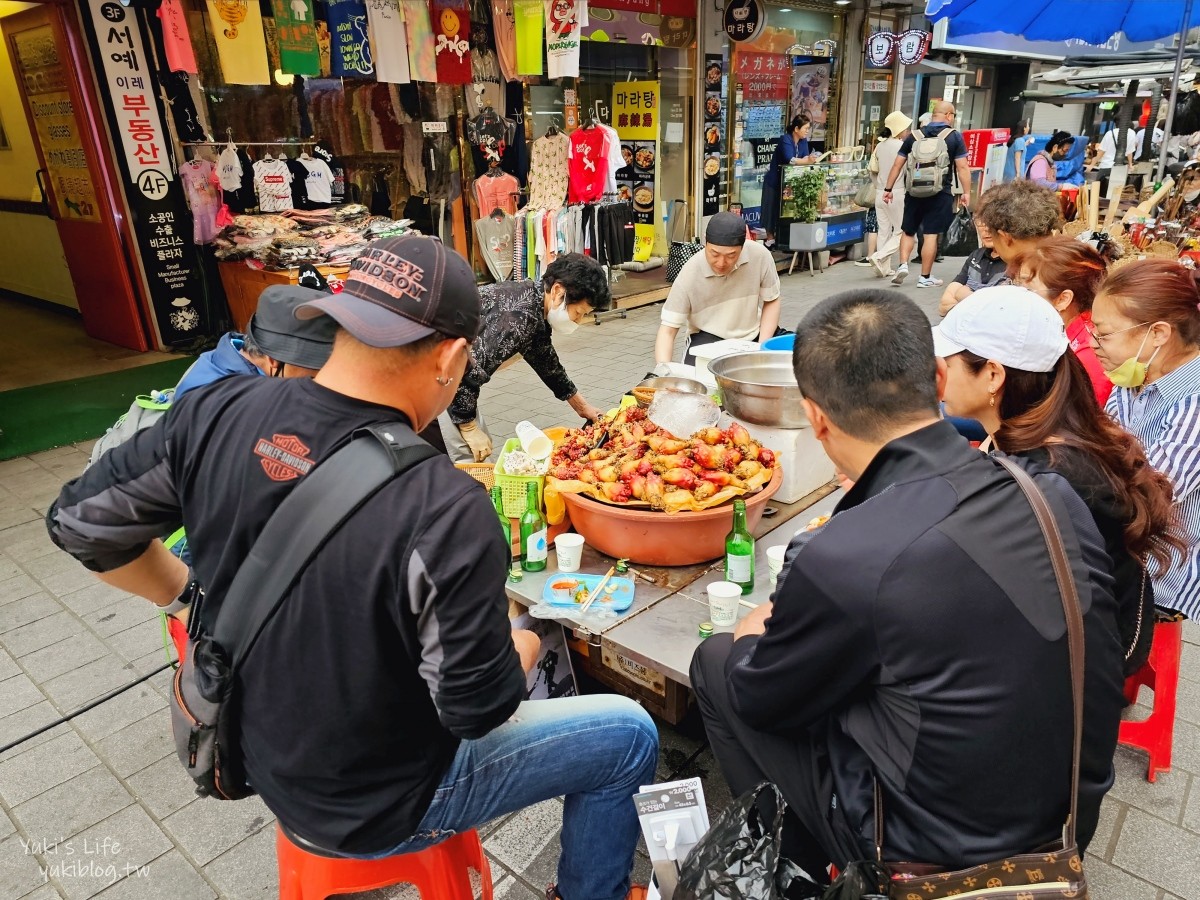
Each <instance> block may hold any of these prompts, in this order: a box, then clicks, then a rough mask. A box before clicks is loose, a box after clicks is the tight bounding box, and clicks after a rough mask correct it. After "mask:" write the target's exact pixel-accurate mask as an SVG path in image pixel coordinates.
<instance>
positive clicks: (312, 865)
mask: <svg viewBox="0 0 1200 900" xmlns="http://www.w3.org/2000/svg"><path fill="white" fill-rule="evenodd" d="M275 855H276V857H277V858H278V860H279V900H324V898H326V897H329V896H332V895H334V894H352V893H355V892H357V891H370V890H374V889H375V888H381V887H388V886H389V885H393V884H412V885H414V886H415V887H416V888H417V890H418V891H420V893H421V900H474V897H475V894H474V892H473V891H472V890H471V876H470V874H469V873H468V871H467V869H468V868H471V869H474V870H475V871H477V872H478V873H479V878H480V881H481V882H482V896H483V900H492V872H491V869H490V868H488V863H487V860H486V859H485V858H484V855H483V845H482V844H480V843H479V834H478V833H477V832H475V831H474V830H472V831H464V832H462V833H461V834H456V835H455V836H454V837H452V838H447V839H446V840H444V841H442V842H441V843H440V844H434V845H433V846H432V847H429V848H428V849H426V850H421V851H419V852H417V853H406V854H404V855H403V856H389V857H387V858H385V859H344V858H341V857H332V856H321V855H320V854H317V853H312V852H310V851H308V850H305V849H304V848H302V847H299V846H297V845H296V844H295V843H293V842H292V841H291V840H290V839H289V838H288V836H287V835H286V834H284V832H283V829H281V828H280V827H279V826H278V825H276V827H275Z"/></svg>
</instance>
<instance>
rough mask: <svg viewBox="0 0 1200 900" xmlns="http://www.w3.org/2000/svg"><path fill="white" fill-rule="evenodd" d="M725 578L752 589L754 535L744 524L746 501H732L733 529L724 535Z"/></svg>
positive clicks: (745, 589)
mask: <svg viewBox="0 0 1200 900" xmlns="http://www.w3.org/2000/svg"><path fill="white" fill-rule="evenodd" d="M725 580H726V581H732V582H733V583H734V584H739V585H741V587H742V593H743V594H749V593H750V592H751V591H752V590H754V535H752V534H751V533H750V528H749V527H748V526H747V525H746V501H745V500H734V501H733V531H731V532H729V534H728V535H726V536H725Z"/></svg>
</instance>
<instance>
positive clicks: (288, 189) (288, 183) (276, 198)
mask: <svg viewBox="0 0 1200 900" xmlns="http://www.w3.org/2000/svg"><path fill="white" fill-rule="evenodd" d="M332 180H333V179H332V178H331V179H330V181H331V182H332ZM254 193H256V194H258V208H259V209H261V210H262V211H263V212H283V211H284V210H286V209H291V208H292V172H291V170H290V169H289V168H288V166H287V163H286V162H285V161H284V160H282V159H260V160H259V161H258V162H256V163H255V164H254Z"/></svg>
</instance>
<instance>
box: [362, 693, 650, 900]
mask: <svg viewBox="0 0 1200 900" xmlns="http://www.w3.org/2000/svg"><path fill="white" fill-rule="evenodd" d="M657 764H658V729H657V728H655V726H654V722H653V721H652V720H651V719H650V716H649V715H647V713H646V711H645V710H643V709H642V708H641V707H640V706H638V705H637V704H636V703H634V702H633V701H632V700H628V699H626V698H625V697H619V696H617V695H615V694H596V695H590V696H586V697H564V698H562V699H559V700H530V701H526V702H525V703H522V704H521V705H520V706H519V707H518V708H517V711H516V713H514V714H513V717H512V718H511V719H509V720H508V721H507V722H505V723H504V724H503V725H501V726H500V727H499V728H497V729H495V730H494V731H492V732H491V733H490V734H488V735H485V736H484V737H482V738H480V739H479V740H477V741H463V742H462V744H460V745H459V748H458V753H457V754H455V757H454V760H453V761H452V762H451V763H450V768H449V769H448V770H447V771H446V774H445V776H444V777H443V778H442V783H441V785H439V786H438V789H437V792H436V793H435V794H434V795H433V802H432V803H431V804H430V806H429V810H428V811H427V812H426V813H425V817H424V818H423V819H422V820H421V824H420V825H419V826H418V827H417V832H416V834H414V835H413V836H412V837H411V838H409V839H408V840H407V841H405V842H404V843H403V844H400V846H398V847H394V848H392V849H391V850H388V851H387V852H386V853H380V854H376V855H373V856H372V857H369V858H372V859H378V858H381V857H384V856H394V855H396V854H400V853H411V852H413V851H416V850H423V849H425V848H426V847H429V846H431V845H432V844H436V843H437V842H438V841H441V840H445V839H446V838H448V837H451V836H453V835H454V834H456V833H458V832H461V831H467V830H468V829H471V828H475V827H477V826H479V825H482V824H484V823H485V822H488V821H491V820H492V819H494V818H496V817H497V816H502V815H505V814H506V813H511V812H515V811H517V810H519V809H524V808H525V807H527V806H532V805H533V804H535V803H539V802H541V801H543V800H549V799H550V798H552V797H561V796H564V795H565V797H566V801H565V803H564V805H563V826H562V855H561V856H560V857H559V861H558V892H559V894H560V895H561V896H562V897H563V898H564V900H624V898H625V895H626V893H628V891H629V873H630V870H631V869H632V868H633V852H634V849H635V848H636V846H637V841H638V836H639V835H640V833H641V830H640V827H639V826H638V817H637V810H636V809H635V808H634V805H633V795H634V794H636V793H638V789H639V788H640V787H641V786H642V785H644V784H652V783H653V782H654V780H655V771H656V768H657Z"/></svg>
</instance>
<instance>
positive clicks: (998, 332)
mask: <svg viewBox="0 0 1200 900" xmlns="http://www.w3.org/2000/svg"><path fill="white" fill-rule="evenodd" d="M1067 346H1068V342H1067V332H1066V329H1065V328H1064V327H1063V322H1062V317H1061V316H1059V314H1058V310H1056V309H1055V308H1054V307H1053V306H1051V305H1050V303H1049V302H1048V301H1046V300H1045V299H1043V298H1042V297H1040V296H1038V295H1037V294H1035V293H1034V292H1033V291H1031V290H1029V289H1028V288H1023V287H1017V286H1016V285H1015V284H1007V285H1001V286H999V287H988V288H982V289H980V290H978V291H976V292H975V293H973V294H971V295H970V296H969V297H967V298H966V299H965V300H963V301H962V302H961V303H959V304H958V305H957V306H955V307H954V308H953V309H952V310H950V312H949V313H947V315H946V318H945V319H943V320H942V324H940V325H935V326H934V328H933V352H934V354H935V355H937V356H943V357H945V356H953V355H954V354H956V353H961V352H962V351H964V350H970V351H971V352H972V353H974V354H975V355H976V356H982V357H983V358H984V359H994V360H995V361H996V362H998V363H1001V364H1003V365H1005V366H1008V367H1009V368H1010V369H1020V370H1022V371H1024V372H1049V371H1050V370H1052V369H1053V368H1054V364H1055V363H1057V362H1058V360H1059V359H1060V358H1061V357H1062V355H1063V354H1064V353H1066V352H1067Z"/></svg>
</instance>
